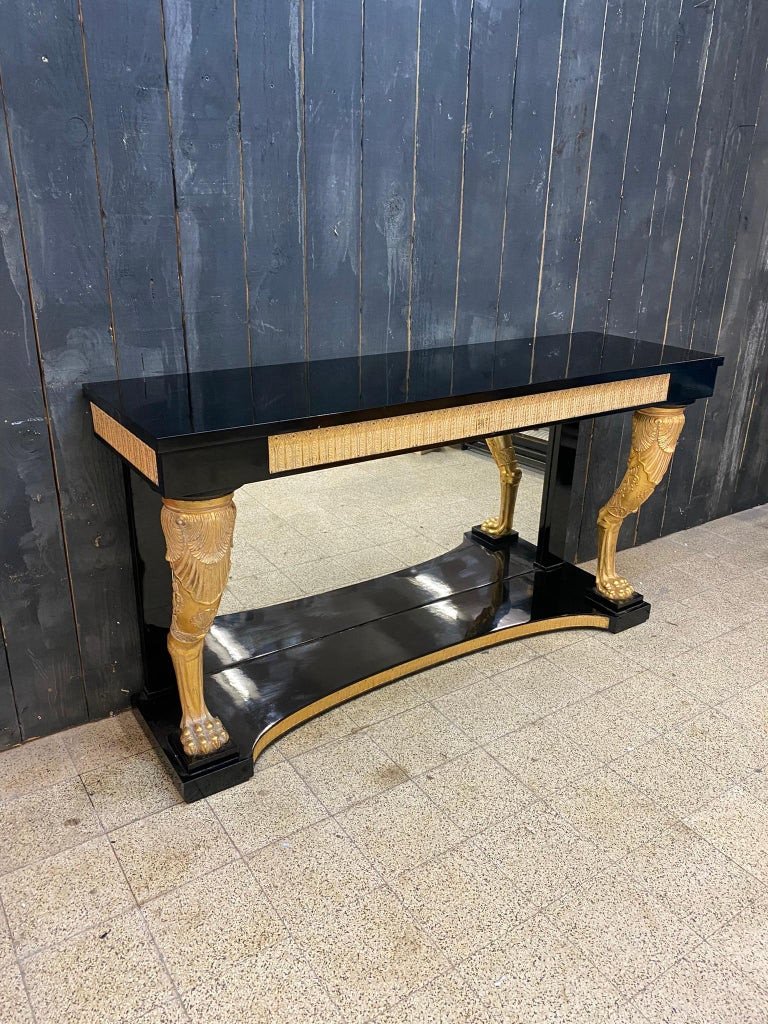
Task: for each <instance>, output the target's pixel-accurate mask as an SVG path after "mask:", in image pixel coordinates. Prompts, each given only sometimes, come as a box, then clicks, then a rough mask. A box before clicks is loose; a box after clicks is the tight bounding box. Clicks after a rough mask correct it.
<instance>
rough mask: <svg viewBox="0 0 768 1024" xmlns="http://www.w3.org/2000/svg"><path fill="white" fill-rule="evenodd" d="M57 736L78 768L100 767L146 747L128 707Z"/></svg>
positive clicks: (81, 769)
mask: <svg viewBox="0 0 768 1024" xmlns="http://www.w3.org/2000/svg"><path fill="white" fill-rule="evenodd" d="M61 736H62V739H63V741H64V743H65V745H66V747H67V750H68V751H69V755H70V757H71V758H72V761H73V763H74V765H75V768H77V770H78V771H79V772H87V771H90V770H91V769H92V768H102V767H103V766H104V765H107V764H112V763H113V762H114V761H120V760H122V758H124V757H130V756H131V754H137V753H138V752H139V751H140V750H147V749H149V747H150V742H149V740H148V739H147V737H146V736H145V735H144V733H143V732H142V729H141V726H140V725H139V723H138V722H137V721H136V718H135V717H134V715H133V712H132V711H124V712H123V713H122V714H120V715H115V716H114V717H112V718H104V719H102V720H101V721H100V722H88V724H87V725H79V726H78V727H77V728H76V729H69V730H68V731H67V732H64V733H62V734H61Z"/></svg>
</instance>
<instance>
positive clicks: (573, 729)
mask: <svg viewBox="0 0 768 1024" xmlns="http://www.w3.org/2000/svg"><path fill="white" fill-rule="evenodd" d="M548 724H549V725H551V726H552V727H553V728H555V729H557V730H558V731H559V732H562V733H563V734H564V735H566V736H568V737H569V738H570V739H572V740H573V741H574V742H575V743H578V744H580V745H581V746H583V747H584V748H585V749H586V750H588V751H589V753H590V754H592V756H593V757H595V758H597V760H599V761H600V762H605V761H611V760H613V759H614V758H616V757H621V756H622V755H624V754H627V753H628V752H630V751H633V750H636V749H637V748H638V747H642V745H643V744H644V743H647V742H648V741H649V740H652V739H653V738H654V737H655V736H658V733H657V732H656V730H655V729H652V728H651V727H650V726H649V725H646V724H645V723H644V722H641V721H640V720H639V719H637V718H631V717H630V716H629V715H625V714H623V713H622V712H621V711H619V709H618V708H617V707H616V705H615V704H614V703H613V702H612V701H610V700H609V699H608V697H607V696H605V694H602V693H598V694H596V695H595V696H593V697H588V698H587V699H586V700H584V701H582V702H581V703H580V704H576V705H574V706H573V707H568V708H563V709H562V710H561V711H558V712H556V713H555V714H554V715H550V717H549V719H548Z"/></svg>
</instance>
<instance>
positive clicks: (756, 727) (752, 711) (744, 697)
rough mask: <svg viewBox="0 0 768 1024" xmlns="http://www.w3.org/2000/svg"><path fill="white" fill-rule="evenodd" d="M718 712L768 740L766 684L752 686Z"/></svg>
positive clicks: (721, 705)
mask: <svg viewBox="0 0 768 1024" xmlns="http://www.w3.org/2000/svg"><path fill="white" fill-rule="evenodd" d="M766 643H768V639H766ZM718 711H721V712H722V713H723V714H724V715H727V716H728V718H732V719H733V720H734V722H736V723H737V725H745V726H746V727H747V729H750V730H752V731H753V732H756V733H759V734H760V735H761V736H763V737H764V738H768V684H767V683H760V684H758V685H757V686H752V687H750V688H749V689H748V690H744V691H743V692H742V693H739V694H737V696H735V697H730V698H729V699H728V700H725V701H723V702H722V704H720V705H719V706H718Z"/></svg>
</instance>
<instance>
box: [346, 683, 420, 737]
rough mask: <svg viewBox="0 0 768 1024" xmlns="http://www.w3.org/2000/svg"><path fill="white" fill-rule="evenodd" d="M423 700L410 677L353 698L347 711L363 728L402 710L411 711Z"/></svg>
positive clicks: (356, 723)
mask: <svg viewBox="0 0 768 1024" xmlns="http://www.w3.org/2000/svg"><path fill="white" fill-rule="evenodd" d="M422 702H423V698H422V696H421V694H420V693H418V692H417V690H416V689H415V687H414V686H413V685H412V683H411V681H410V679H401V680H399V681H398V682H395V683H390V684H389V685H388V686H381V687H379V689H378V690H371V691H370V693H365V694H363V695H362V697H358V698H357V699H356V700H351V701H350V702H349V703H348V704H347V706H346V712H347V714H348V715H349V717H350V718H351V719H352V721H353V722H354V723H355V725H356V726H357V728H358V729H363V728H365V726H367V725H373V724H374V723H375V722H380V721H381V720H382V719H386V718H391V717H392V716H393V715H397V714H399V713H400V712H401V711H409V710H410V709H411V708H413V707H416V705H417V704H421V703H422Z"/></svg>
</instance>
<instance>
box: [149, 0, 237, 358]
mask: <svg viewBox="0 0 768 1024" xmlns="http://www.w3.org/2000/svg"><path fill="white" fill-rule="evenodd" d="M162 4H163V12H164V23H165V46H166V52H167V64H168V86H169V89H170V109H171V130H172V142H173V159H174V164H175V178H176V203H177V208H178V218H179V239H180V246H181V268H182V285H183V300H184V311H185V317H186V327H187V357H188V360H189V368H190V369H191V370H214V369H223V368H226V367H233V366H248V365H249V362H250V344H249V331H248V320H247V303H246V277H245V254H244V234H243V230H244V229H243V210H242V201H241V198H242V197H241V167H240V138H239V104H238V90H237V61H236V51H235V23H234V10H233V5H232V2H231V0H208V2H207V3H204V4H201V3H193V2H192V0H162Z"/></svg>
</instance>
